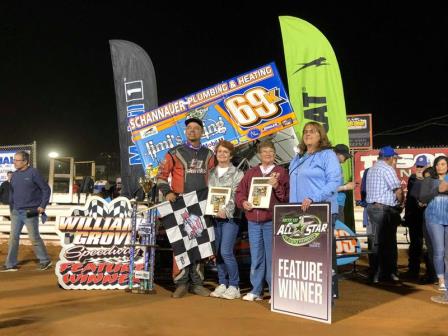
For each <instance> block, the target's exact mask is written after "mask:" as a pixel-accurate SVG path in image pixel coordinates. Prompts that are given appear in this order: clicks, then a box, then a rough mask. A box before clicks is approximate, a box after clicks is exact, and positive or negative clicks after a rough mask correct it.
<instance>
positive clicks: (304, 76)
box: [279, 16, 349, 145]
mask: <svg viewBox="0 0 448 336" xmlns="http://www.w3.org/2000/svg"><path fill="white" fill-rule="evenodd" d="M279 20H280V27H281V31H282V38H283V49H284V52H285V65H286V73H287V77H288V87H289V95H290V98H291V104H292V106H293V107H294V112H295V114H296V116H297V119H298V121H299V124H298V125H297V126H295V127H294V129H295V131H296V134H297V137H298V138H300V137H301V136H302V129H303V126H304V125H305V124H306V123H307V122H309V121H317V122H319V123H321V124H322V125H323V126H324V128H325V130H326V131H327V133H328V138H329V139H330V140H331V143H333V144H335V145H336V144H341V143H342V144H346V145H348V143H349V142H348V131H347V122H346V113H345V101H344V90H343V86H342V79H341V73H340V71H339V65H338V61H337V59H336V55H335V53H334V51H333V48H332V47H331V44H330V43H329V42H328V40H327V38H326V37H325V36H324V35H323V34H322V33H321V32H320V31H319V30H318V29H317V28H316V27H314V26H313V25H312V24H310V23H309V22H306V21H304V20H301V19H299V18H296V17H291V16H280V17H279Z"/></svg>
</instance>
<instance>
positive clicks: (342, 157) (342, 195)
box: [333, 144, 355, 223]
mask: <svg viewBox="0 0 448 336" xmlns="http://www.w3.org/2000/svg"><path fill="white" fill-rule="evenodd" d="M333 150H334V152H335V153H336V156H337V157H338V160H339V163H340V164H341V165H342V164H343V163H344V162H345V161H347V160H348V159H350V158H351V157H352V155H351V154H350V150H349V149H348V146H347V145H344V144H338V145H336V146H334V147H333ZM341 176H342V178H341V185H340V186H339V188H338V205H339V214H338V219H339V220H340V221H341V222H343V223H345V218H344V206H345V200H346V198H347V195H346V192H347V191H349V190H353V188H354V187H355V184H354V183H353V182H351V181H350V182H347V183H344V174H343V172H342V167H341Z"/></svg>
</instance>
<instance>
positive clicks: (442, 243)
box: [426, 224, 448, 281]
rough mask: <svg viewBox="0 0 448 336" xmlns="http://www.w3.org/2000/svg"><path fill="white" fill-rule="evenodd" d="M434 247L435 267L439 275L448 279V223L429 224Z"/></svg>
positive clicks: (428, 227)
mask: <svg viewBox="0 0 448 336" xmlns="http://www.w3.org/2000/svg"><path fill="white" fill-rule="evenodd" d="M426 227H427V229H428V233H429V236H430V238H431V243H432V247H433V259H434V268H435V269H436V274H437V276H438V277H440V276H443V275H444V276H445V281H447V280H448V225H440V224H427V226H426Z"/></svg>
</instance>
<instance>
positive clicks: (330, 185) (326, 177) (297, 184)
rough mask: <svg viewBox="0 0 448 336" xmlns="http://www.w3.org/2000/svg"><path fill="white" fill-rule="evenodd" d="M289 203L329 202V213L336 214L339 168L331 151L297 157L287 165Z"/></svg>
mask: <svg viewBox="0 0 448 336" xmlns="http://www.w3.org/2000/svg"><path fill="white" fill-rule="evenodd" d="M289 174H290V194H289V201H290V202H291V203H301V202H302V201H303V200H304V199H305V198H310V199H311V200H312V201H313V202H330V203H331V213H332V214H337V213H338V201H337V194H338V187H339V186H340V185H341V178H342V176H341V167H340V164H339V161H338V158H337V156H336V154H335V153H334V151H333V150H332V149H324V150H321V151H319V152H315V153H313V154H305V155H303V156H302V157H300V156H299V155H297V156H296V157H295V158H294V159H292V161H291V163H290V165H289Z"/></svg>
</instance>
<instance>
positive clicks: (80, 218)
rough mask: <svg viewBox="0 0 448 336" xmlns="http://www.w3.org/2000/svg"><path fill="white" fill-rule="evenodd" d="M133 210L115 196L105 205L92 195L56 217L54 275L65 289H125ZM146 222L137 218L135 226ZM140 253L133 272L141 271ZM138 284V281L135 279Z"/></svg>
mask: <svg viewBox="0 0 448 336" xmlns="http://www.w3.org/2000/svg"><path fill="white" fill-rule="evenodd" d="M131 212H132V207H131V204H130V201H129V200H128V199H127V198H124V197H118V198H116V199H114V200H113V201H112V202H110V203H107V202H106V201H105V200H104V199H102V198H100V197H97V196H93V197H90V198H89V199H88V200H87V202H86V204H85V205H83V206H80V207H73V208H72V209H71V210H70V215H69V216H61V217H59V222H58V224H57V230H56V231H57V233H58V235H59V237H60V239H61V246H62V249H61V252H60V254H59V261H58V262H57V263H56V268H55V273H56V277H57V279H58V282H59V285H60V286H61V287H62V288H64V289H125V288H127V286H128V281H129V249H130V247H129V243H130V241H131V229H132V219H131ZM144 224H145V219H144V218H143V217H137V227H140V226H144ZM142 253H143V251H142V250H141V249H139V248H136V250H135V259H134V260H135V261H134V263H135V269H136V271H142V270H143V267H144V264H143V258H142ZM134 281H135V282H137V283H138V282H139V279H138V278H137V279H134Z"/></svg>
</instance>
